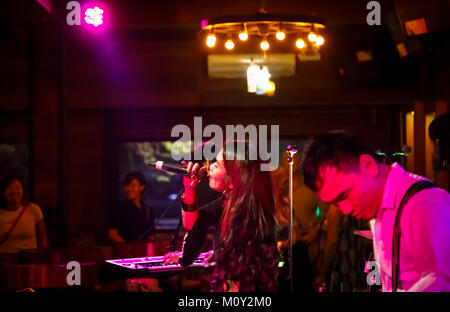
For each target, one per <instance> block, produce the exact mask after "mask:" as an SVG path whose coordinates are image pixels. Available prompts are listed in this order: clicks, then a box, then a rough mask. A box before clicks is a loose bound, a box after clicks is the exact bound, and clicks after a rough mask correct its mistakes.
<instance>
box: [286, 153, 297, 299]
mask: <svg viewBox="0 0 450 312" xmlns="http://www.w3.org/2000/svg"><path fill="white" fill-rule="evenodd" d="M286 149H287V151H286V152H287V153H288V154H289V157H288V159H287V161H288V163H289V210H290V216H289V251H288V262H289V283H290V290H291V292H294V279H293V265H292V233H293V229H294V223H293V221H294V206H293V199H294V155H295V153H297V147H296V146H295V145H288V146H287V147H286Z"/></svg>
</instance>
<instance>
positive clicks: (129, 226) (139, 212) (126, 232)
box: [108, 172, 154, 243]
mask: <svg viewBox="0 0 450 312" xmlns="http://www.w3.org/2000/svg"><path fill="white" fill-rule="evenodd" d="M145 184H146V180H145V177H144V176H143V175H142V173H140V172H130V173H128V174H127V175H126V177H125V179H124V181H123V190H124V193H125V196H126V199H124V200H123V201H121V202H120V203H119V206H118V209H117V211H116V213H115V214H114V215H113V216H112V220H111V222H110V226H109V230H108V237H109V240H110V241H111V242H112V243H125V242H135V241H137V240H138V239H139V238H140V237H141V236H142V235H143V234H144V233H145V232H146V231H147V230H148V229H149V228H150V227H151V226H152V225H153V222H154V215H153V210H152V208H151V207H149V206H147V205H145V203H144V201H143V200H142V193H143V192H144V188H145ZM150 234H152V232H151V233H149V235H150Z"/></svg>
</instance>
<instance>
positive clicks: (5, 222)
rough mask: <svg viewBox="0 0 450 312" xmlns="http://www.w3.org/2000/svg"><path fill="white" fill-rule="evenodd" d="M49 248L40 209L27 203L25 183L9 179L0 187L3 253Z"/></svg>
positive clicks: (0, 250)
mask: <svg viewBox="0 0 450 312" xmlns="http://www.w3.org/2000/svg"><path fill="white" fill-rule="evenodd" d="M46 247H48V242H47V233H46V230H45V223H44V217H43V215H42V211H41V208H39V206H38V205H36V204H33V203H30V202H26V201H24V198H23V187H22V183H21V182H20V180H19V179H18V178H17V177H14V176H9V177H6V178H5V179H3V181H2V182H1V183H0V252H2V253H14V252H18V251H19V250H23V249H36V248H46Z"/></svg>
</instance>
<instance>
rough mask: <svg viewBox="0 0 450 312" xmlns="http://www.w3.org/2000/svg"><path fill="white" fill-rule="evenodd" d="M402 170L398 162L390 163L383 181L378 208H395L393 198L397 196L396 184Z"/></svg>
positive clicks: (398, 181)
mask: <svg viewBox="0 0 450 312" xmlns="http://www.w3.org/2000/svg"><path fill="white" fill-rule="evenodd" d="M404 172H405V170H404V169H403V168H402V167H401V166H400V165H399V164H398V163H393V164H392V165H391V168H390V170H389V174H388V177H387V179H386V182H385V183H384V190H383V198H382V200H381V206H380V209H395V198H396V196H397V191H398V185H399V183H400V178H401V176H402V175H403V173H404Z"/></svg>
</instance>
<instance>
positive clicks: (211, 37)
mask: <svg viewBox="0 0 450 312" xmlns="http://www.w3.org/2000/svg"><path fill="white" fill-rule="evenodd" d="M206 45H207V46H208V47H210V48H212V47H214V46H215V45H216V36H214V35H208V37H206Z"/></svg>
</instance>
